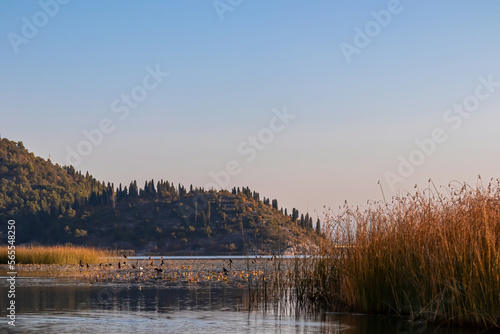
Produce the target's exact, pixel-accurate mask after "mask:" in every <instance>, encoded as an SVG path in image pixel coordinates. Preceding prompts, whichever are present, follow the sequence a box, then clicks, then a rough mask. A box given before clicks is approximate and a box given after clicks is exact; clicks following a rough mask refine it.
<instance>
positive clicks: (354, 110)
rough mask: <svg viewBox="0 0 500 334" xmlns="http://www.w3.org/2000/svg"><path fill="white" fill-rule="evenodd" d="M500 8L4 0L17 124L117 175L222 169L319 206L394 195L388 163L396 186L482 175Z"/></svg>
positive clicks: (5, 104)
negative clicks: (430, 179) (101, 125)
mask: <svg viewBox="0 0 500 334" xmlns="http://www.w3.org/2000/svg"><path fill="white" fill-rule="evenodd" d="M62 2H64V4H62ZM499 12H500V3H499V2H498V1H494V0H489V1H480V2H472V1H440V2H436V1H430V0H429V1H424V0H422V1H409V0H402V1H356V2H354V1H348V0H341V1H306V0H290V1H286V2H284V1H264V0H253V1H249V0H242V1H238V0H231V1H230V0H220V1H193V2H187V1H142V2H141V1H77V0H73V1H67V0H65V1H62V0H61V3H60V2H57V1H56V0H40V1H13V0H8V1H2V2H0V36H1V38H0V55H1V61H0V110H1V111H0V134H1V136H2V137H7V138H9V139H11V140H16V141H17V140H21V141H23V142H24V144H25V146H26V147H27V148H28V149H29V150H30V151H32V152H34V153H35V154H36V155H39V156H41V157H44V158H48V156H49V154H50V155H51V158H52V161H53V162H58V163H60V164H67V163H68V162H71V163H73V162H74V161H78V162H79V163H78V164H77V166H76V167H77V169H80V170H83V171H87V170H88V171H89V172H90V173H91V174H93V175H94V176H95V177H97V178H98V179H101V180H105V181H109V182H114V183H115V185H118V183H120V182H121V183H123V184H124V185H128V183H129V182H130V181H131V180H133V179H136V180H137V181H138V182H139V184H141V185H142V184H143V183H144V180H145V179H152V178H153V179H155V180H159V179H167V180H169V181H173V182H174V183H176V184H177V183H182V184H185V185H186V186H188V185H189V184H193V185H194V186H205V185H208V184H210V183H214V182H215V180H214V178H213V177H212V176H213V175H214V174H217V175H218V176H219V180H218V185H220V186H225V185H226V182H225V181H226V179H227V181H228V185H227V187H228V188H230V187H232V186H249V187H250V188H251V189H253V190H256V191H258V192H260V193H261V196H266V197H271V198H277V199H278V200H279V204H280V206H284V207H287V208H292V207H296V208H298V209H299V210H300V211H302V212H304V211H306V210H309V212H310V213H313V212H314V210H316V212H317V213H318V214H319V215H320V216H321V214H322V212H323V206H327V207H332V208H337V207H338V206H339V205H342V204H343V203H344V201H345V200H347V201H348V202H349V203H351V204H353V205H357V204H366V201H367V200H368V199H370V200H380V199H381V198H382V194H381V191H380V188H379V185H378V184H377V181H378V180H380V181H381V183H382V186H383V188H384V193H385V195H386V197H387V198H389V197H390V196H391V195H395V194H397V193H398V191H400V190H401V189H405V190H409V191H413V187H414V184H415V183H418V184H419V186H420V188H425V187H427V186H428V182H427V180H428V179H429V178H432V179H433V180H434V182H435V183H436V185H447V184H448V182H449V181H451V180H459V181H467V182H470V183H473V184H475V182H476V178H477V175H478V174H481V175H482V176H483V179H488V178H490V177H500V154H499V153H500V131H499V124H500V112H499V111H500V40H499V36H500V20H498V16H499ZM155 72H156V73H155ZM164 72H165V73H167V72H168V75H164V74H162V73H164ZM285 110H286V113H288V114H289V115H293V116H289V117H288V118H285V120H284V121H283V120H281V119H279V118H276V117H277V116H276V113H278V114H280V113H281V115H283V113H284V111H285ZM282 117H283V116H282ZM102 122H104V123H105V126H104V128H105V129H106V132H103V131H101V130H97V129H99V126H100V124H101V123H102ZM85 131H87V133H90V134H92V135H93V137H92V135H89V136H90V137H91V138H93V139H92V140H94V143H91V140H90V139H89V138H87V137H86V136H85V134H84V132H85ZM99 133H100V134H99ZM101 135H102V137H101ZM84 142H85V143H84ZM79 150H80V151H79ZM70 151H74V152H76V154H78V155H79V157H80V158H81V159H77V158H75V157H74V156H72V157H69V158H68V154H69V153H68V152H70ZM79 152H80V153H82V152H83V153H85V154H83V153H82V154H80V153H79ZM231 161H232V163H230V162H231ZM228 163H229V164H230V165H231V164H232V165H233V166H230V167H229V168H228ZM235 163H237V166H236V167H235V166H234V164H235ZM228 172H232V173H233V174H234V175H229V174H228ZM222 175H224V177H223V176H222ZM227 175H229V178H226V177H225V176H227ZM215 183H217V182H215Z"/></svg>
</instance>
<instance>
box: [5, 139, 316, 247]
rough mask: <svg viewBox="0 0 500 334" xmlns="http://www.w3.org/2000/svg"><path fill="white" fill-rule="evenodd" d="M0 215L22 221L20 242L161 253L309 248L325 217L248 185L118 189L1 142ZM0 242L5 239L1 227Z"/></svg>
mask: <svg viewBox="0 0 500 334" xmlns="http://www.w3.org/2000/svg"><path fill="white" fill-rule="evenodd" d="M0 219H1V221H3V222H6V220H7V219H15V220H16V243H17V244H22V243H35V244H37V243H40V244H51V245H53V244H65V243H72V244H80V245H92V246H100V247H106V248H117V249H134V250H135V251H136V252H138V253H151V254H154V253H162V254H259V253H271V252H274V253H290V252H295V253H303V252H307V251H308V250H310V249H311V248H314V247H315V245H316V244H317V243H318V242H319V241H320V239H321V238H322V237H321V231H320V229H319V227H320V224H319V221H317V222H315V223H314V226H313V219H312V217H309V215H308V214H306V215H303V214H300V215H299V212H298V211H297V210H295V209H292V212H291V214H290V215H288V212H287V210H286V209H285V210H284V211H283V209H279V206H278V201H277V200H272V201H271V200H270V199H268V198H262V200H261V198H260V195H259V193H257V192H254V191H251V190H250V189H249V188H248V187H243V188H233V189H232V191H231V192H229V191H225V190H223V191H214V190H205V189H203V188H193V186H190V187H189V189H186V188H185V187H184V186H182V185H174V184H173V183H170V182H168V181H164V180H160V181H157V182H155V181H154V180H150V181H146V182H145V184H144V186H142V187H139V186H138V184H137V181H132V182H131V183H130V184H129V185H126V186H122V185H121V184H120V185H118V186H117V187H115V185H113V184H111V183H105V182H100V181H98V180H96V179H95V178H94V177H92V175H90V174H89V173H88V172H87V173H86V174H82V173H81V172H79V171H76V170H75V168H73V167H72V166H60V165H58V164H53V163H52V162H51V161H50V160H49V161H47V160H44V159H42V158H40V157H36V156H35V155H34V154H33V153H30V152H29V151H28V150H27V149H25V148H24V145H23V143H22V142H13V141H10V140H8V139H5V138H4V139H1V140H0ZM2 226H3V228H2V232H3V235H0V236H1V238H0V243H6V226H7V224H2Z"/></svg>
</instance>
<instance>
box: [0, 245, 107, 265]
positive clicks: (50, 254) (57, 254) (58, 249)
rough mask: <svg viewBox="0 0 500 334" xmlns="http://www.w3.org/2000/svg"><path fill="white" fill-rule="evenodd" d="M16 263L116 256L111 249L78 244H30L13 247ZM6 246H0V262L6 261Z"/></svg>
mask: <svg viewBox="0 0 500 334" xmlns="http://www.w3.org/2000/svg"><path fill="white" fill-rule="evenodd" d="M15 255H16V263H23V264H78V263H80V261H81V262H82V263H99V262H101V261H103V259H104V258H107V257H111V256H116V255H115V254H114V253H113V252H111V251H106V250H101V249H97V248H90V247H78V246H32V247H21V246H19V247H16V248H15ZM8 261H9V257H8V249H7V247H1V248H0V263H2V264H5V263H8Z"/></svg>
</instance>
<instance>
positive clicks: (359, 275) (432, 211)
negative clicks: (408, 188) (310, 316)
mask: <svg viewBox="0 0 500 334" xmlns="http://www.w3.org/2000/svg"><path fill="white" fill-rule="evenodd" d="M446 189H447V191H448V193H447V194H446V196H445V195H444V194H442V193H438V192H437V190H436V188H435V187H434V191H431V189H430V188H429V189H426V190H425V191H424V192H419V191H417V192H416V194H415V195H407V196H406V197H402V198H395V199H394V201H393V202H392V203H390V204H385V203H378V204H373V205H371V206H370V207H368V208H367V209H364V210H361V209H351V208H349V207H347V206H346V207H344V209H343V211H342V212H341V213H340V214H338V215H335V216H330V217H329V220H328V221H329V224H328V234H329V235H330V236H331V242H330V243H329V244H328V245H324V247H323V249H322V251H321V253H320V254H319V255H318V256H317V257H313V258H312V263H309V264H308V267H309V269H307V270H299V271H298V273H296V275H295V277H296V280H297V282H296V285H297V287H298V289H297V291H298V292H299V293H298V294H299V296H300V295H302V296H304V297H305V298H309V299H313V300H320V301H322V302H324V303H327V305H329V306H333V307H335V308H343V309H348V310H351V311H357V312H369V313H379V314H398V315H402V316H403V315H404V316H409V317H410V318H411V319H423V320H425V321H431V322H432V321H443V322H449V323H455V324H459V325H465V326H473V327H480V328H488V327H500V181H499V182H497V183H490V184H489V185H488V186H487V187H482V186H477V187H476V188H475V189H474V188H471V187H470V186H468V185H466V184H464V185H462V184H461V185H460V187H458V188H457V187H451V186H449V187H448V188H446ZM301 268H304V266H302V267H301ZM299 289H300V291H299Z"/></svg>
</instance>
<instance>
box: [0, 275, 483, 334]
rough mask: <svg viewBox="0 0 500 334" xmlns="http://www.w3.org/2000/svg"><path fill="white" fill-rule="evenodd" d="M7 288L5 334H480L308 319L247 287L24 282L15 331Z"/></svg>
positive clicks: (367, 319) (372, 320)
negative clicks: (257, 299) (255, 296)
mask: <svg viewBox="0 0 500 334" xmlns="http://www.w3.org/2000/svg"><path fill="white" fill-rule="evenodd" d="M1 281H2V284H1V285H0V305H1V309H0V316H1V320H0V326H1V329H2V333H108V334H110V333H137V334H139V333H218V334H222V333H233V334H234V333H295V334H297V333H325V334H326V333H342V334H358V333H375V334H379V333H380V334H382V333H383V334H386V333H454V334H469V333H474V331H466V330H461V329H446V328H440V329H436V328H429V327H427V326H426V324H425V323H414V324H410V323H408V322H405V321H401V320H399V319H397V318H388V317H378V316H368V315H356V314H333V313H325V312H321V311H318V312H315V313H312V312H305V311H304V310H302V309H300V308H297V307H295V305H290V304H284V303H273V304H264V303H261V304H254V305H251V304H250V298H249V291H248V289H245V288H234V287H155V286H140V285H136V284H117V283H103V284H93V285H89V284H88V283H85V282H82V281H77V280H74V279H67V278H21V277H19V278H18V279H17V282H16V312H17V313H16V327H11V326H8V325H7V317H6V306H7V302H8V299H7V283H6V278H5V277H2V278H1Z"/></svg>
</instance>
